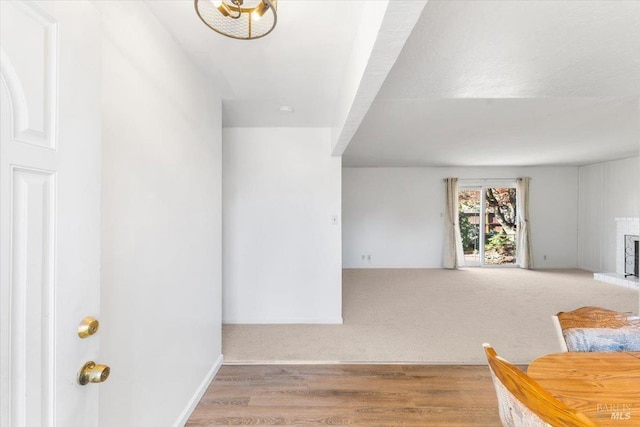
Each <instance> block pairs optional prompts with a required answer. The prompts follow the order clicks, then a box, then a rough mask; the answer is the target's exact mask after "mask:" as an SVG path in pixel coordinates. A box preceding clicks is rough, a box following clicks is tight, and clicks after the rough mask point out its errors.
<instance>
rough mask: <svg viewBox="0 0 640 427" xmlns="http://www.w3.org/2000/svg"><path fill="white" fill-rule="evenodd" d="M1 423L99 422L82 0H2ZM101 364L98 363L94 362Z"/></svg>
mask: <svg viewBox="0 0 640 427" xmlns="http://www.w3.org/2000/svg"><path fill="white" fill-rule="evenodd" d="M0 17H1V24H0V31H1V34H0V47H1V49H2V50H1V55H2V57H1V62H0V73H1V76H2V82H1V84H0V90H1V94H0V96H1V108H2V109H1V112H0V113H1V123H0V125H1V126H0V138H1V140H0V143H1V147H0V149H1V151H0V190H1V192H0V232H1V246H0V258H1V259H0V261H1V263H0V267H1V270H0V277H1V283H0V284H1V288H0V309H1V311H0V339H1V341H0V374H1V378H0V379H1V381H0V384H1V385H0V414H1V415H0V417H1V419H0V424H1V425H2V426H3V427H4V426H6V427H9V426H11V427H40V426H47V427H50V426H51V427H52V426H56V427H94V426H97V420H98V418H97V415H98V388H99V387H100V385H98V384H89V385H87V386H81V385H79V384H78V382H77V375H78V372H79V370H80V368H81V367H82V365H83V364H84V363H85V362H86V361H89V360H95V358H97V357H98V352H99V337H100V333H99V332H98V333H97V334H96V335H94V336H90V337H88V338H86V339H80V338H79V336H78V334H77V328H78V325H79V323H80V322H81V321H82V319H83V318H84V317H85V316H93V317H96V318H98V319H99V312H98V310H99V297H100V285H99V278H100V274H99V273H100V272H99V263H100V153H101V148H100V138H101V137H100V134H101V113H100V97H101V95H100V91H101V86H100V70H101V65H100V57H101V54H100V31H101V30H100V16H99V13H98V11H97V10H96V9H95V7H94V6H92V5H91V4H90V3H89V2H86V1H67V2H64V1H61V2H57V1H56V2H54V1H46V2H42V3H35V2H31V1H6V0H2V1H0ZM96 361H97V362H101V361H98V360H96Z"/></svg>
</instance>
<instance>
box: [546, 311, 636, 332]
mask: <svg viewBox="0 0 640 427" xmlns="http://www.w3.org/2000/svg"><path fill="white" fill-rule="evenodd" d="M556 316H558V321H559V322H560V326H561V327H562V330H563V331H564V330H565V329H570V328H611V329H615V328H623V327H626V326H640V318H638V316H634V315H632V314H631V313H621V312H619V311H614V310H607V309H604V308H601V307H580V308H578V309H576V310H573V311H568V312H563V311H561V312H559V313H558V314H557V315H556Z"/></svg>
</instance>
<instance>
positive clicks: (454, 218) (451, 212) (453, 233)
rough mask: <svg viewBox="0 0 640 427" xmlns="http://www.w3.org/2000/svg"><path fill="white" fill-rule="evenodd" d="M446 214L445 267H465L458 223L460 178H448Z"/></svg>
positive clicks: (446, 182) (446, 181)
mask: <svg viewBox="0 0 640 427" xmlns="http://www.w3.org/2000/svg"><path fill="white" fill-rule="evenodd" d="M444 181H445V184H446V197H447V199H446V203H447V206H446V215H445V225H444V268H449V269H455V268H459V267H464V252H463V250H462V238H461V237H460V225H459V224H458V178H446V179H445V180H444Z"/></svg>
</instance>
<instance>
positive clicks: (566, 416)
mask: <svg viewBox="0 0 640 427" xmlns="http://www.w3.org/2000/svg"><path fill="white" fill-rule="evenodd" d="M483 346H484V351H485V354H486V356H487V361H488V362H489V368H490V369H491V374H492V375H491V376H492V378H493V385H494V388H495V390H496V394H497V396H498V409H499V413H500V420H501V421H502V425H503V426H505V427H594V426H596V424H594V423H593V422H592V421H591V420H589V418H587V417H586V416H585V415H584V414H582V413H581V412H578V411H576V410H574V409H571V408H569V407H568V406H567V405H565V404H564V403H562V402H561V401H559V400H558V399H556V398H555V397H553V395H551V393H549V392H548V391H546V390H545V389H543V388H542V387H541V386H540V385H539V384H538V383H537V382H535V381H534V380H533V379H532V378H530V377H529V376H528V375H527V374H526V373H524V372H523V371H521V370H520V369H519V368H518V367H517V366H515V365H513V364H511V363H510V362H508V361H506V360H505V359H503V358H501V357H500V356H498V355H497V353H496V351H495V350H494V349H493V348H492V347H491V346H490V345H489V344H484V345H483Z"/></svg>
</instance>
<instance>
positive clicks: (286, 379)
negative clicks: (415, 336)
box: [186, 365, 501, 427]
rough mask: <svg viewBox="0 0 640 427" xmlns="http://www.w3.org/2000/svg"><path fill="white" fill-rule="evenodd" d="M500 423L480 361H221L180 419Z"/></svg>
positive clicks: (190, 426) (196, 426)
mask: <svg viewBox="0 0 640 427" xmlns="http://www.w3.org/2000/svg"><path fill="white" fill-rule="evenodd" d="M219 425H289V426H299V425H386V426H392V425H402V426H448V427H455V426H484V427H490V426H500V425H501V424H500V419H499V418H498V408H497V400H496V396H495V392H494V390H493V385H492V383H491V377H490V373H489V368H488V367H487V366H441V365H251V366H223V367H222V368H221V369H220V372H219V373H218V375H217V376H216V379H215V381H214V382H213V383H212V384H211V386H210V387H209V389H208V390H207V392H206V394H205V395H204V397H203V398H202V400H201V401H200V403H199V404H198V407H197V408H196V410H195V411H194V413H193V415H192V416H191V418H190V420H189V422H188V423H187V425H186V426H187V427H205V426H219Z"/></svg>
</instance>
